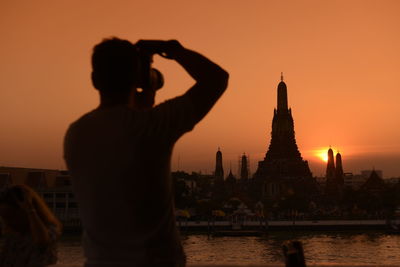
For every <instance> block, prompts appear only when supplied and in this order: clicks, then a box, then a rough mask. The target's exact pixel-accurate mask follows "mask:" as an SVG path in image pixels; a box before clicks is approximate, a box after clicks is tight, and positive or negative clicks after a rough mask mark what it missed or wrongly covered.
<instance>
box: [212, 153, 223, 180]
mask: <svg viewBox="0 0 400 267" xmlns="http://www.w3.org/2000/svg"><path fill="white" fill-rule="evenodd" d="M214 176H215V180H216V181H224V168H223V166H222V152H221V150H220V149H219V148H218V151H217V154H216V159H215V172H214Z"/></svg>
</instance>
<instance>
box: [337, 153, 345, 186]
mask: <svg viewBox="0 0 400 267" xmlns="http://www.w3.org/2000/svg"><path fill="white" fill-rule="evenodd" d="M335 176H336V182H337V183H338V185H339V186H340V187H343V186H344V172H343V164H342V155H341V154H340V153H339V152H338V153H337V154H336V172H335Z"/></svg>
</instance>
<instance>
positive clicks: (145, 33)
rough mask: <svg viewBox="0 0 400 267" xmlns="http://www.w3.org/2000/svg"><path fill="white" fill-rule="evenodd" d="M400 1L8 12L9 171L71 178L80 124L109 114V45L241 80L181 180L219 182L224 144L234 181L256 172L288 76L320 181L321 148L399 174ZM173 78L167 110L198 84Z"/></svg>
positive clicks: (90, 4) (205, 126)
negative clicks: (243, 166) (101, 55)
mask: <svg viewBox="0 0 400 267" xmlns="http://www.w3.org/2000/svg"><path fill="white" fill-rule="evenodd" d="M399 14H400V1H396V0H393V1H383V0H380V1H378V0H376V1H367V0H362V1H350V0H343V1H328V0H327V1H320V0H315V1H280V0H279V1H278V0H277V1H267V0H261V1H245V0H240V1H239V0H226V1H219V0H202V1H187V0H185V1H171V0H169V1H115V0H114V1H100V0H85V1H73V0H68V1H61V0H57V1H54V0H43V1H42V0H35V1H14V0H2V1H1V2H0V33H1V37H0V38H1V40H0V59H1V63H0V109H1V112H0V122H1V131H0V151H1V153H0V165H4V166H10V165H11V166H21V167H41V168H64V166H65V165H64V163H63V160H62V141H63V135H64V132H65V130H66V128H67V127H68V125H69V123H70V122H72V121H73V120H75V119H77V118H78V117H79V116H80V115H82V114H83V113H85V112H87V111H89V110H91V109H92V108H94V107H95V106H96V105H97V102H98V96H97V92H96V91H95V90H93V89H92V86H91V83H90V61H89V59H90V54H91V49H92V47H93V45H94V44H96V43H98V42H99V41H100V40H101V39H102V38H104V37H109V36H118V37H121V38H126V39H129V40H131V41H133V42H135V41H136V40H137V39H140V38H143V39H144V38H148V39H172V38H174V39H178V40H179V41H181V43H182V44H183V45H185V46H186V47H188V48H191V49H194V50H196V51H199V52H201V53H203V54H204V55H206V56H208V57H209V58H210V59H212V60H214V61H215V62H217V63H218V64H220V65H221V66H223V67H224V68H225V69H226V70H228V71H229V72H230V77H231V78H230V85H229V88H228V90H227V92H226V93H225V95H224V96H223V97H222V99H221V100H220V101H219V102H218V103H217V105H216V106H215V107H214V109H213V110H212V111H211V113H210V114H209V115H208V116H207V117H206V118H205V119H204V120H203V121H202V122H201V123H200V124H199V125H198V126H196V127H195V130H194V131H193V132H191V133H189V134H186V135H185V136H184V137H183V138H182V139H181V140H180V141H179V143H178V144H177V145H176V147H175V153H174V157H173V169H177V168H178V158H179V168H180V169H184V170H187V171H192V170H193V171H198V170H201V171H203V172H211V171H212V169H213V168H214V159H215V152H216V150H217V148H218V147H221V150H222V152H223V156H224V164H225V165H224V167H225V170H226V172H228V171H229V166H230V164H231V165H232V169H233V171H234V172H236V170H237V160H238V157H239V155H240V154H242V153H243V152H246V153H247V154H249V155H250V161H251V171H252V172H254V171H255V168H256V164H257V161H259V160H261V159H262V158H263V157H264V154H265V152H266V150H267V147H268V145H269V139H270V131H271V121H272V115H273V109H274V107H275V106H276V87H277V84H278V82H279V77H280V72H281V71H283V72H284V75H285V82H286V84H287V86H288V93H289V105H290V106H291V107H292V111H293V116H294V120H295V130H296V138H297V143H298V145H299V148H300V151H301V152H302V156H303V157H304V158H305V159H307V160H308V161H309V162H310V165H311V169H312V171H313V173H314V175H321V174H322V173H323V172H324V165H323V164H322V161H321V160H320V159H319V157H318V156H316V155H315V153H314V152H313V151H315V150H318V149H320V148H321V147H324V148H326V147H329V145H331V146H332V147H333V148H335V149H339V150H340V152H341V153H342V156H343V161H344V169H345V171H349V172H355V173H358V172H359V171H360V170H361V169H370V168H372V167H373V166H374V167H375V168H376V169H382V170H383V171H384V176H386V177H389V176H400V138H399V137H400V113H399V111H400V105H399V99H400V90H399V89H400V16H399ZM155 66H156V67H157V68H159V69H160V70H161V71H162V72H163V74H164V76H165V79H166V85H165V88H164V89H162V90H161V91H160V93H159V95H158V96H157V102H160V101H163V100H165V99H167V98H170V97H173V96H175V95H177V94H182V93H183V92H185V90H186V89H187V88H189V87H190V86H191V84H192V83H193V81H192V80H191V79H190V78H189V77H188V76H187V75H186V73H185V72H184V71H183V70H182V69H181V68H180V67H179V66H178V65H176V64H175V63H174V62H171V61H166V60H165V59H157V60H156V62H155Z"/></svg>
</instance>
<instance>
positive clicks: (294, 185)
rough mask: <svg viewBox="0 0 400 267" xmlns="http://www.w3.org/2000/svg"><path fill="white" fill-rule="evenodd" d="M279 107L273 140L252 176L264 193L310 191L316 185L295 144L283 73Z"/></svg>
mask: <svg viewBox="0 0 400 267" xmlns="http://www.w3.org/2000/svg"><path fill="white" fill-rule="evenodd" d="M277 91H278V98H277V108H276V109H274V117H273V120H272V132H271V142H270V145H269V148H268V151H267V153H266V155H265V158H264V160H263V161H260V162H259V163H258V168H257V171H256V172H255V174H254V176H253V178H254V179H255V180H256V181H258V183H259V184H260V185H261V186H262V188H263V195H264V196H266V197H270V198H277V197H280V196H282V195H286V194H288V193H290V194H293V193H295V194H305V192H307V194H309V195H310V193H311V192H312V191H313V190H314V189H315V188H316V183H315V180H314V179H313V178H312V174H311V171H310V168H309V166H308V162H307V161H305V160H303V158H302V157H301V154H300V151H299V149H298V147H297V144H296V139H295V131H294V121H293V117H292V110H291V109H290V108H288V97H287V86H286V84H285V82H284V81H283V75H281V82H280V83H279V84H278V88H277Z"/></svg>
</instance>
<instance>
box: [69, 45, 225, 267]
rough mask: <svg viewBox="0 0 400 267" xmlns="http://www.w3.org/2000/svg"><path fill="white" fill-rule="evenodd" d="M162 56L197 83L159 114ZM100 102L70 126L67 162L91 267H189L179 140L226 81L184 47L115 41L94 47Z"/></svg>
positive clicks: (162, 106) (94, 76) (220, 72)
mask: <svg viewBox="0 0 400 267" xmlns="http://www.w3.org/2000/svg"><path fill="white" fill-rule="evenodd" d="M154 54H159V55H161V56H163V57H165V58H167V59H172V60H175V61H176V62H177V63H179V64H180V65H181V66H182V67H183V68H184V69H185V70H186V71H187V72H188V73H189V74H190V75H191V76H192V78H193V79H194V80H195V81H196V83H195V84H194V85H193V86H192V87H191V88H190V89H189V90H188V91H187V92H186V93H185V94H184V95H181V96H179V97H176V98H174V99H171V100H168V101H166V102H164V103H162V104H160V105H157V106H155V107H153V105H154V98H155V95H156V91H157V90H158V89H160V88H161V87H162V84H163V77H162V75H161V73H160V72H159V71H157V70H155V69H152V68H151V62H152V56H153V55H154ZM92 66H93V72H92V81H93V85H94V87H95V88H96V89H97V90H98V91H99V94H100V105H99V107H97V108H96V109H94V110H93V111H91V112H89V113H87V114H85V115H83V116H82V117H81V118H80V119H78V120H77V121H75V122H74V123H72V124H71V126H70V127H69V129H68V131H67V134H66V137H65V150H64V157H65V160H66V163H67V166H68V169H69V171H70V172H71V175H72V177H73V189H74V192H75V194H76V196H77V199H78V202H79V207H80V211H81V217H82V218H81V219H82V225H83V228H84V236H83V246H84V251H85V256H86V263H85V266H87V267H89V266H90V267H93V266H113V267H116V266H184V265H185V262H186V260H185V254H184V252H183V249H182V245H181V242H180V237H179V234H178V231H177V229H176V226H175V214H174V203H173V200H174V197H173V189H172V181H171V177H170V159H171V153H172V150H173V146H174V144H175V142H176V141H177V140H178V139H179V138H180V137H181V136H182V135H183V134H184V133H186V132H188V131H190V130H192V129H193V127H194V126H195V125H196V124H197V123H198V122H199V121H200V120H201V119H202V118H203V117H204V116H205V115H206V114H207V113H208V112H209V111H210V109H211V108H212V106H213V105H214V104H215V102H216V101H217V100H218V98H219V97H220V96H221V95H222V93H223V92H224V90H225V89H226V87H227V81H228V74H227V72H225V71H224V70H223V69H222V68H220V67H219V66H217V65H216V64H214V63H213V62H211V61H210V60H208V59H207V58H205V57H204V56H202V55H200V54H198V53H196V52H193V51H191V50H188V49H186V48H184V47H182V45H180V43H179V42H177V41H139V42H138V43H136V44H132V43H130V42H129V41H126V40H121V39H117V38H113V39H108V40H104V41H103V42H102V43H100V44H98V45H96V46H95V47H94V52H93V56H92Z"/></svg>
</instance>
